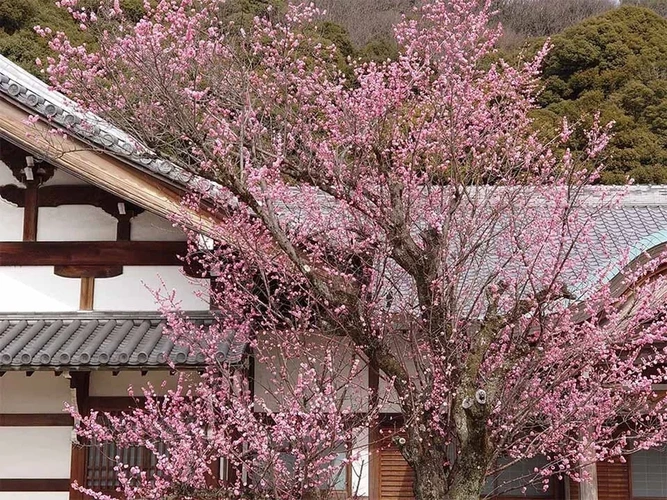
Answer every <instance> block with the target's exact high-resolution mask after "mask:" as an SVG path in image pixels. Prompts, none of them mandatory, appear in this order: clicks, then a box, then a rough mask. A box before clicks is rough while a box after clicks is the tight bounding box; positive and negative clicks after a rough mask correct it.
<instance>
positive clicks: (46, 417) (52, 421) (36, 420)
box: [0, 413, 74, 427]
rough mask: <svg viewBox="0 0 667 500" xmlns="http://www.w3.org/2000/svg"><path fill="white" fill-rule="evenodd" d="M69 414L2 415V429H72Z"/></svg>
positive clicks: (0, 420)
mask: <svg viewBox="0 0 667 500" xmlns="http://www.w3.org/2000/svg"><path fill="white" fill-rule="evenodd" d="M72 425H74V420H73V419H72V417H71V416H70V415H68V414H67V413H2V414H0V427H72Z"/></svg>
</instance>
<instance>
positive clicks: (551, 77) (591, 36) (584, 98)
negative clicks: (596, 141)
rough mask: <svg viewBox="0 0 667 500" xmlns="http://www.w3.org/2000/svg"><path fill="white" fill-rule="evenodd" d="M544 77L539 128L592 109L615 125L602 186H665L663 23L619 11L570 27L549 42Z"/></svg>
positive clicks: (638, 11)
mask: <svg viewBox="0 0 667 500" xmlns="http://www.w3.org/2000/svg"><path fill="white" fill-rule="evenodd" d="M543 78H544V81H545V88H544V91H543V92H542V94H541V95H540V97H539V103H540V104H541V106H543V108H544V109H543V110H542V111H541V112H540V113H537V116H538V123H539V124H540V125H541V126H543V127H544V126H551V129H553V127H554V126H556V125H557V124H558V122H559V121H560V119H561V117H563V116H566V117H568V118H569V119H571V120H576V119H577V117H580V116H587V117H588V118H587V119H586V120H587V122H588V123H590V121H591V119H592V116H593V114H594V113H595V112H596V111H598V110H599V111H600V112H601V115H602V119H603V120H604V121H614V122H615V127H614V138H613V139H612V142H611V144H610V147H609V149H608V153H607V159H606V162H607V166H608V169H607V172H605V173H604V174H603V177H602V180H603V182H607V183H619V182H620V183H622V182H624V179H625V177H626V176H627V175H630V176H631V177H633V178H634V179H635V180H636V181H637V182H639V183H647V184H648V183H653V184H658V183H665V182H667V129H666V128H665V119H664V111H665V109H667V20H665V19H662V18H660V17H659V16H658V15H656V14H655V13H653V12H651V11H649V10H647V9H642V8H637V7H622V8H620V9H617V10H614V11H611V12H608V13H606V14H604V15H602V16H598V17H595V18H592V19H589V20H587V21H585V22H583V23H581V24H579V25H577V26H573V27H571V28H569V29H567V30H565V31H564V32H563V33H562V34H559V35H557V36H555V37H554V38H553V49H552V50H551V52H550V53H549V55H548V56H547V58H546V59H545V64H544V76H543ZM579 139H581V137H580V138H579ZM579 149H580V148H579Z"/></svg>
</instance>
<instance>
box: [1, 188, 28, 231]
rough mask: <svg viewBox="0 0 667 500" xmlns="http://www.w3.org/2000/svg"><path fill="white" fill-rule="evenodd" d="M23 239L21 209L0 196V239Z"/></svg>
mask: <svg viewBox="0 0 667 500" xmlns="http://www.w3.org/2000/svg"><path fill="white" fill-rule="evenodd" d="M22 239H23V209H22V208H18V207H15V206H14V205H11V204H10V203H8V202H6V201H5V200H3V199H2V198H0V241H21V240H22Z"/></svg>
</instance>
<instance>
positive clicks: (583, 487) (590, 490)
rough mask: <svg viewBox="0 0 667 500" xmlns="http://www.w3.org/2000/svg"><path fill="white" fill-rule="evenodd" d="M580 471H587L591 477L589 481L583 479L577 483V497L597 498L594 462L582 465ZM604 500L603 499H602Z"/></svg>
mask: <svg viewBox="0 0 667 500" xmlns="http://www.w3.org/2000/svg"><path fill="white" fill-rule="evenodd" d="M581 471H582V473H587V475H588V476H589V477H590V478H591V479H590V481H583V482H581V483H579V499H580V500H599V499H598V473H597V465H596V464H595V462H593V463H592V464H588V465H584V466H583V467H582V468H581ZM602 500H604V499H602Z"/></svg>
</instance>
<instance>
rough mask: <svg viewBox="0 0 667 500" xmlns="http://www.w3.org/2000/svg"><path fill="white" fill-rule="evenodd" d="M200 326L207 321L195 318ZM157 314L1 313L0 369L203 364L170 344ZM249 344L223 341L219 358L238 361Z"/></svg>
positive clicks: (200, 356) (194, 355) (201, 359)
mask: <svg viewBox="0 0 667 500" xmlns="http://www.w3.org/2000/svg"><path fill="white" fill-rule="evenodd" d="M194 321H195V322H196V323H199V324H202V323H204V324H207V323H210V322H211V320H210V319H197V320H194ZM164 326H165V321H164V320H163V319H161V318H159V317H157V316H155V315H142V316H138V317H137V316H135V317H131V316H130V315H127V314H125V315H113V314H106V315H103V314H99V313H93V314H90V315H82V314H72V315H50V316H46V315H41V316H40V315H33V316H30V317H20V316H16V315H11V316H9V315H4V316H3V315H0V372H1V371H7V370H36V369H54V370H58V369H60V370H63V369H78V370H87V369H103V368H108V369H121V368H125V369H128V368H129V369H142V368H157V367H159V366H166V365H167V364H168V360H171V361H172V362H173V363H174V364H176V365H179V366H184V367H196V366H202V365H204V364H205V357H204V355H203V353H201V352H198V353H197V352H189V350H188V349H187V348H186V347H183V346H180V345H174V342H173V340H172V339H170V338H169V337H168V336H167V335H164V334H163V329H164ZM246 347H247V345H246V344H245V343H241V342H234V341H232V342H231V343H230V342H224V343H221V344H220V345H219V347H218V352H219V357H220V358H221V360H224V361H225V362H226V363H229V364H232V365H233V364H239V363H240V362H241V361H242V358H243V355H244V353H245V352H246Z"/></svg>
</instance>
